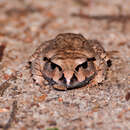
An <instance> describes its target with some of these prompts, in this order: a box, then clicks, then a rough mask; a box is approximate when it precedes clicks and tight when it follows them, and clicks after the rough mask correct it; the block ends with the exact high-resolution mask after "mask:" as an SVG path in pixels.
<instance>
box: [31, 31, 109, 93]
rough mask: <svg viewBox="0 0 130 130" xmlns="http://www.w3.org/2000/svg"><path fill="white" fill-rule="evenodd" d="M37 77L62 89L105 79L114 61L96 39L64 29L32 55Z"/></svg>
mask: <svg viewBox="0 0 130 130" xmlns="http://www.w3.org/2000/svg"><path fill="white" fill-rule="evenodd" d="M29 63H30V68H31V74H32V78H33V80H34V81H35V82H36V83H37V84H39V85H41V86H43V85H45V84H44V83H45V82H47V83H48V84H49V85H50V86H53V87H54V88H55V89H58V90H68V89H73V88H79V87H82V86H86V85H88V84H91V85H95V84H98V83H101V82H103V80H104V79H105V78H106V72H107V69H108V67H109V66H110V65H111V61H110V60H109V58H108V57H107V55H106V52H105V51H104V49H103V47H102V46H101V45H100V43H99V42H98V41H96V40H87V39H85V38H84V37H83V36H82V35H81V34H73V33H64V34H59V35H58V36H56V38H55V39H52V40H50V41H46V42H44V43H43V44H41V45H40V46H39V47H38V49H36V51H35V53H34V54H33V55H32V56H31V58H30V61H29Z"/></svg>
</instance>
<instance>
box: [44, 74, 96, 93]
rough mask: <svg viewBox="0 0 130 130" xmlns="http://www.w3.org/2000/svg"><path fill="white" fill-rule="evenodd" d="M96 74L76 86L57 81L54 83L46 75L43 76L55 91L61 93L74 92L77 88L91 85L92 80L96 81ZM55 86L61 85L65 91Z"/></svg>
mask: <svg viewBox="0 0 130 130" xmlns="http://www.w3.org/2000/svg"><path fill="white" fill-rule="evenodd" d="M95 75H96V73H94V74H93V75H91V76H90V77H87V78H86V79H85V80H83V81H82V82H77V83H76V84H74V85H71V84H69V85H67V84H60V83H57V82H56V81H54V80H53V79H52V78H49V77H47V76H46V75H45V74H43V78H44V79H45V80H47V81H48V85H50V86H53V88H54V89H56V90H59V91H65V90H72V89H76V88H81V87H84V86H85V85H87V84H89V82H90V81H91V80H93V79H94V77H95ZM55 85H60V86H63V88H64V89H59V88H58V87H55Z"/></svg>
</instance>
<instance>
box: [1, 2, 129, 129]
mask: <svg viewBox="0 0 130 130" xmlns="http://www.w3.org/2000/svg"><path fill="white" fill-rule="evenodd" d="M73 13H77V14H86V15H91V16H92V15H96V16H101V15H107V16H111V15H113V16H114V17H115V16H119V14H122V15H123V16H125V18H124V19H125V20H122V18H121V17H118V18H119V19H118V20H114V19H113V17H109V18H102V19H101V20H97V19H87V18H80V17H74V16H73V15H72V14H73ZM125 21H126V23H125ZM124 26H125V27H124ZM63 32H73V33H81V34H83V35H84V36H85V37H86V38H88V39H97V40H99V41H100V42H102V46H103V47H104V48H105V50H106V51H108V54H109V55H110V56H111V60H112V63H113V65H112V67H111V68H110V70H109V72H108V78H107V80H106V81H105V82H104V83H103V84H102V85H99V86H95V87H87V86H86V87H83V88H80V89H74V90H71V91H64V92H61V91H56V90H54V89H52V88H50V87H47V88H46V89H43V88H40V87H39V86H36V85H34V84H32V82H31V79H30V75H29V70H28V68H27V67H26V63H27V62H28V58H29V56H30V55H31V54H32V53H33V52H34V50H35V49H36V48H37V47H38V46H39V45H40V44H41V43H42V42H43V41H45V40H49V39H51V38H54V37H55V36H56V35H57V34H59V33H63ZM16 70H17V71H18V72H17V76H15V75H14V76H12V74H14V73H15V72H16ZM2 129H4V130H7V129H10V130H129V129H130V1H129V0H125V1H123V0H116V1H114V0H109V1H107V0H106V1H105V0H100V1H99V0H93V1H91V0H84V1H80V0H0V130H2Z"/></svg>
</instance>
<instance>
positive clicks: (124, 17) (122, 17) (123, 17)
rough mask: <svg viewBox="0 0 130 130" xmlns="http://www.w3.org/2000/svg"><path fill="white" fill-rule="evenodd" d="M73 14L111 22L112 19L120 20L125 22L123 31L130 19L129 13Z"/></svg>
mask: <svg viewBox="0 0 130 130" xmlns="http://www.w3.org/2000/svg"><path fill="white" fill-rule="evenodd" d="M72 16H74V17H80V18H84V19H88V20H97V21H102V20H107V21H108V22H109V23H110V22H112V21H115V22H120V23H122V24H123V25H122V32H124V31H125V29H126V24H127V22H128V21H130V14H128V15H122V14H120V15H87V14H80V13H73V14H72ZM109 23H108V25H109Z"/></svg>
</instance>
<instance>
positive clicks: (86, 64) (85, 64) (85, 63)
mask: <svg viewBox="0 0 130 130" xmlns="http://www.w3.org/2000/svg"><path fill="white" fill-rule="evenodd" d="M81 66H82V67H83V68H84V69H86V68H87V67H88V62H87V61H86V62H84V63H83V64H81Z"/></svg>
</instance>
